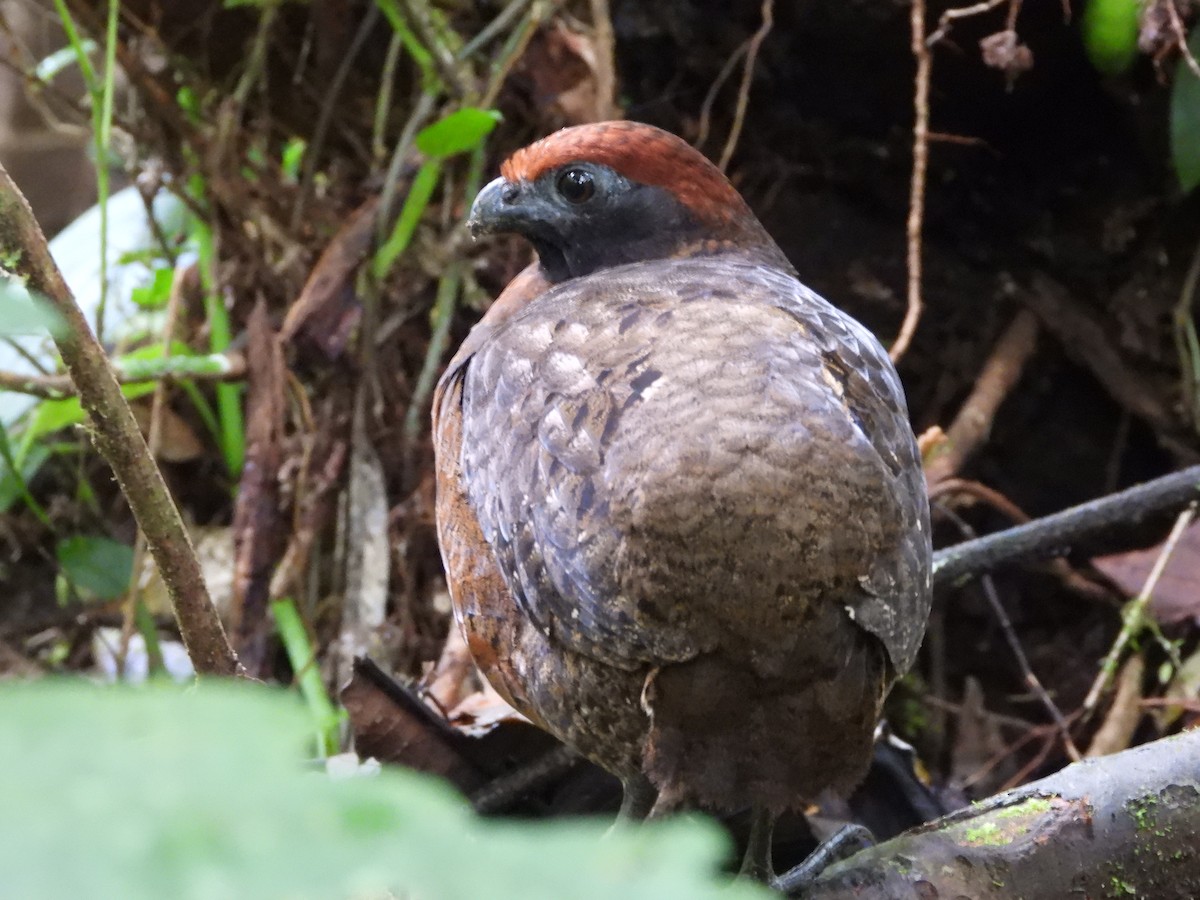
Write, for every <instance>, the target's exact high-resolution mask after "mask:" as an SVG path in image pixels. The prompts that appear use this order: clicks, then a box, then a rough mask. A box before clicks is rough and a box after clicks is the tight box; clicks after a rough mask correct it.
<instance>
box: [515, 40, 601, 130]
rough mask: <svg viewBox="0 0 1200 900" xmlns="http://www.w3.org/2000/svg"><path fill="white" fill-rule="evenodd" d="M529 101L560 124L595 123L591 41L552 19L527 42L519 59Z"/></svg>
mask: <svg viewBox="0 0 1200 900" xmlns="http://www.w3.org/2000/svg"><path fill="white" fill-rule="evenodd" d="M521 62H522V71H523V74H524V75H525V76H526V77H527V78H528V79H529V82H530V85H531V87H532V92H533V101H534V103H535V104H536V105H537V106H538V107H539V108H540V109H543V110H545V111H547V112H548V113H549V114H550V116H549V117H550V118H552V119H556V120H559V122H560V124H564V125H579V124H581V123H584V122H594V121H595V120H596V109H597V99H598V91H599V79H598V75H597V68H596V47H595V44H594V43H593V41H592V39H591V38H590V37H589V36H587V35H585V34H582V33H580V32H578V31H573V30H571V29H570V28H569V27H567V25H566V23H564V22H563V21H561V20H558V19H556V20H555V21H554V22H553V23H552V24H550V25H548V26H547V27H546V28H544V29H542V30H541V31H540V32H538V34H537V35H536V36H535V37H534V38H533V40H532V41H530V43H529V48H528V49H527V50H526V51H525V55H524V56H523V57H522V60H521Z"/></svg>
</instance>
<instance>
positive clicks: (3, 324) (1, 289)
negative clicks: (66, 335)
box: [0, 263, 66, 335]
mask: <svg viewBox="0 0 1200 900" xmlns="http://www.w3.org/2000/svg"><path fill="white" fill-rule="evenodd" d="M0 265H3V264H2V263H0ZM4 267H5V268H8V266H7V265H5V266H4ZM65 327H66V323H65V322H63V320H62V316H60V315H59V314H58V312H57V311H56V310H55V309H54V307H52V306H51V305H50V304H49V303H47V302H46V301H45V300H43V299H42V298H41V297H38V296H35V295H34V294H31V293H30V292H29V290H28V289H26V287H25V285H23V284H22V283H21V282H20V281H19V280H18V279H16V278H12V277H4V276H3V275H0V335H16V334H35V335H36V334H47V333H49V334H55V335H57V334H62V331H63V329H64V328H65Z"/></svg>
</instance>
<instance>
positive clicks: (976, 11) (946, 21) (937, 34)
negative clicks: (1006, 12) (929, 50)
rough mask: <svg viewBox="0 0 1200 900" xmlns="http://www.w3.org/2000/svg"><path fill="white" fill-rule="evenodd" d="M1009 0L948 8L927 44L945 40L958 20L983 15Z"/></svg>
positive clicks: (985, 1) (990, 0) (986, 1)
mask: <svg viewBox="0 0 1200 900" xmlns="http://www.w3.org/2000/svg"><path fill="white" fill-rule="evenodd" d="M1007 2H1008V0H983V2H982V3H975V4H973V5H971V6H961V7H958V8H957V9H948V10H946V11H945V12H944V13H942V15H941V18H939V19H938V27H937V30H936V31H934V32H933V34H931V35H930V36H929V39H928V41H926V45H927V46H929V47H932V46H933V45H934V44H937V43H939V42H940V41H943V40H945V38H946V35H948V34H949V33H950V27H951V26H952V25H953V24H954V23H955V22H956V21H957V20H959V19H967V18H970V17H971V16H978V15H981V14H982V13H985V12H988V11H989V10H993V9H995V8H996V7H997V6H1001V5H1003V4H1005V3H1007Z"/></svg>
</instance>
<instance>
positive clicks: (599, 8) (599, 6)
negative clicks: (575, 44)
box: [591, 0, 617, 122]
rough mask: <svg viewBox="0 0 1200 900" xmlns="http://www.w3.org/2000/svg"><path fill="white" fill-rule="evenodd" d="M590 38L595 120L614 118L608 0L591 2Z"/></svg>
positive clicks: (613, 54)
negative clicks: (593, 47) (593, 46)
mask: <svg viewBox="0 0 1200 900" xmlns="http://www.w3.org/2000/svg"><path fill="white" fill-rule="evenodd" d="M591 5H592V38H593V39H594V41H595V44H596V112H595V116H596V120H597V121H600V122H603V121H604V120H606V119H612V118H615V117H616V116H615V110H616V97H617V73H616V38H614V37H613V27H612V14H611V13H610V12H609V8H608V0H591Z"/></svg>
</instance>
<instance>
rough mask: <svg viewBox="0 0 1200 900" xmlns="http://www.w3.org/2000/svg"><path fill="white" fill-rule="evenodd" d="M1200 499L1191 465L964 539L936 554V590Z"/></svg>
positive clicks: (1199, 474)
mask: <svg viewBox="0 0 1200 900" xmlns="http://www.w3.org/2000/svg"><path fill="white" fill-rule="evenodd" d="M1197 499H1200V466H1191V467H1189V468H1187V469H1183V470H1182V471H1179V472H1174V473H1172V474H1170V475H1164V476H1163V477H1162V478H1156V479H1154V480H1153V481H1148V482H1146V483H1145V484H1139V485H1136V486H1135V487H1131V488H1127V489H1126V490H1123V491H1119V492H1118V493H1116V494H1109V495H1108V496H1106V497H1101V498H1100V499H1098V500H1093V501H1091V502H1090V503H1084V504H1081V505H1079V506H1073V507H1071V508H1070V509H1065V510H1063V511H1062V512H1058V513H1054V514H1053V515H1049V516H1045V517H1043V518H1041V519H1035V520H1034V521H1032V522H1030V523H1028V524H1027V525H1018V526H1016V527H1015V528H1009V529H1007V530H1005V531H1001V532H999V533H997V534H990V535H987V536H986V537H981V538H977V539H975V540H973V541H964V542H963V543H961V544H955V545H954V546H952V547H945V548H943V549H941V550H938V551H937V552H935V553H934V554H933V585H934V589H935V590H936V589H939V588H946V587H949V586H951V585H954V584H959V583H961V582H963V581H966V580H967V579H969V578H972V577H974V576H977V575H981V574H983V573H984V572H990V571H992V570H993V569H996V568H998V567H1000V566H1002V565H1005V564H1007V563H1013V562H1017V561H1019V560H1033V559H1045V558H1047V557H1051V556H1057V555H1061V554H1062V553H1063V552H1064V551H1066V550H1067V549H1069V548H1070V546H1071V545H1072V544H1079V543H1083V542H1085V541H1088V540H1091V539H1094V538H1096V537H1097V536H1099V535H1101V534H1104V533H1105V532H1108V531H1111V530H1112V529H1113V528H1114V527H1116V526H1121V525H1132V524H1137V523H1138V522H1140V521H1141V520H1143V519H1145V518H1146V517H1148V516H1151V515H1154V514H1156V513H1162V512H1166V511H1168V510H1178V509H1179V508H1180V507H1182V506H1185V505H1187V504H1189V503H1191V502H1193V501H1195V500H1197Z"/></svg>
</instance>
